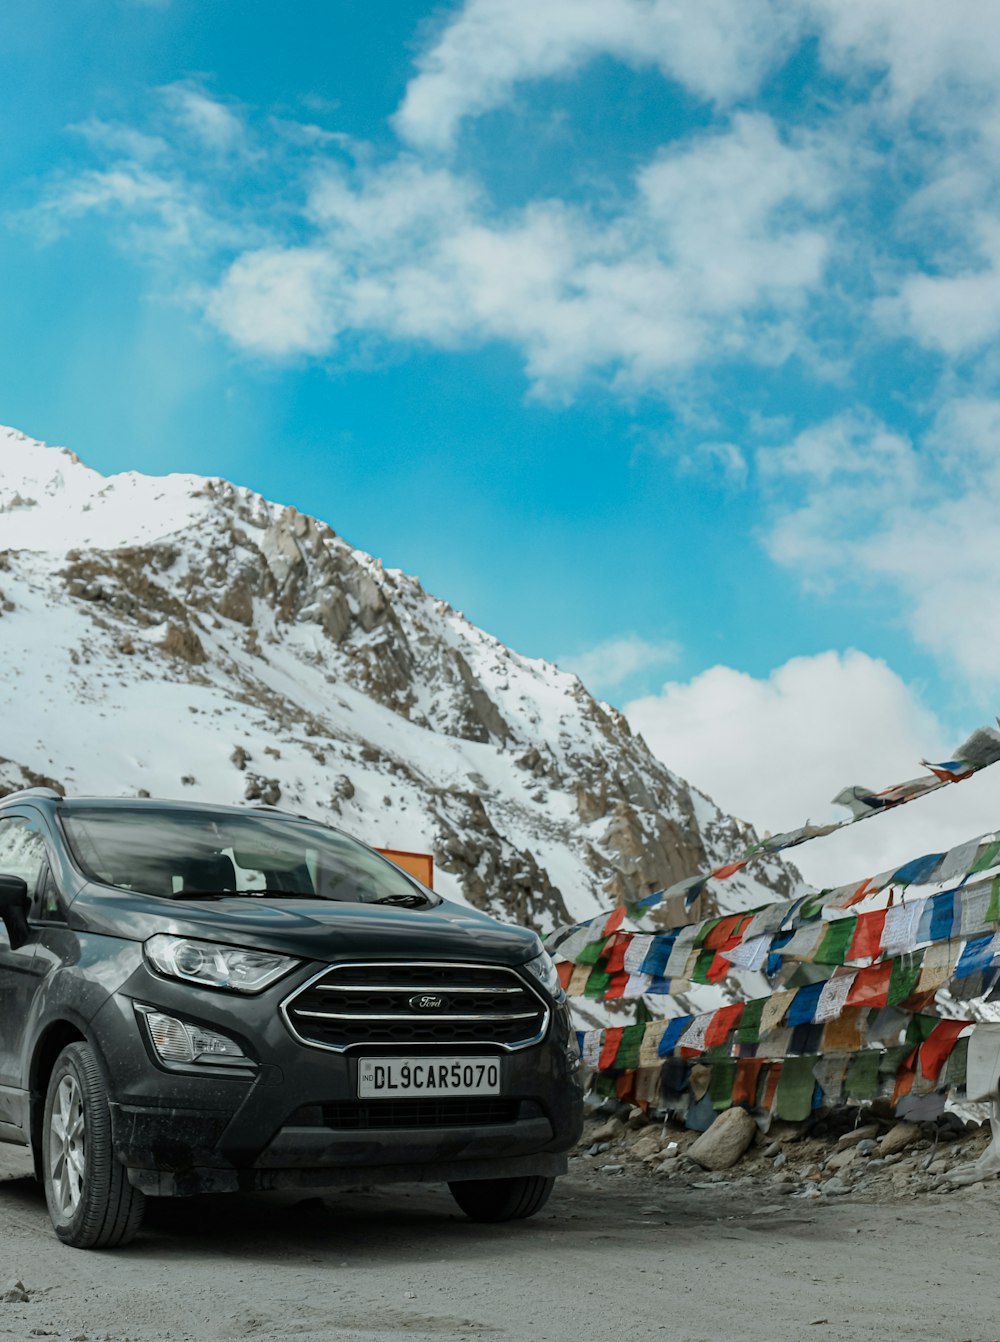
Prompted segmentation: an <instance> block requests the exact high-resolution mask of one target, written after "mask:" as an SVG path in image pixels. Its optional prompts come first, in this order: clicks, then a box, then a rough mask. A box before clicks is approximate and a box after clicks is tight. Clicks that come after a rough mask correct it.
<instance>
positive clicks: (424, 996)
mask: <svg viewBox="0 0 1000 1342" xmlns="http://www.w3.org/2000/svg"><path fill="white" fill-rule="evenodd" d="M443 1006H444V998H443V997H435V996H434V994H433V993H418V994H417V995H416V997H411V998H410V1010H411V1011H440V1010H441V1008H442V1007H443Z"/></svg>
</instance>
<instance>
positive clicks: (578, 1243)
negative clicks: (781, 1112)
mask: <svg viewBox="0 0 1000 1342" xmlns="http://www.w3.org/2000/svg"><path fill="white" fill-rule="evenodd" d="M998 1230H1000V1184H993V1185H989V1186H987V1187H986V1188H985V1189H984V1190H982V1191H979V1192H964V1191H963V1192H962V1193H961V1194H954V1195H951V1196H949V1197H940V1196H934V1195H930V1194H924V1195H919V1196H917V1197H915V1198H914V1197H909V1198H904V1199H902V1200H901V1201H898V1202H894V1203H888V1204H886V1203H883V1204H875V1203H865V1202H861V1201H856V1202H855V1201H851V1200H849V1199H837V1200H835V1201H822V1202H815V1203H806V1202H803V1201H799V1200H797V1199H796V1198H794V1197H790V1196H786V1197H783V1198H782V1197H779V1198H778V1199H777V1200H776V1201H774V1202H772V1203H771V1204H769V1205H764V1206H761V1205H760V1203H759V1202H755V1201H754V1200H753V1199H752V1198H750V1197H748V1196H747V1194H746V1193H745V1192H736V1191H735V1190H731V1189H730V1190H727V1187H726V1184H725V1183H719V1184H717V1185H715V1186H712V1187H707V1188H694V1187H692V1186H690V1185H689V1186H682V1185H679V1184H678V1183H676V1182H674V1183H665V1182H657V1181H654V1180H652V1179H651V1178H650V1177H649V1176H647V1175H643V1174H640V1173H636V1174H632V1173H630V1172H627V1171H626V1172H625V1173H624V1174H621V1175H617V1176H607V1175H604V1176H602V1175H600V1174H598V1173H589V1172H587V1173H584V1172H583V1171H582V1170H581V1171H580V1172H578V1173H575V1174H571V1175H570V1176H569V1177H568V1178H567V1179H565V1180H563V1181H562V1183H561V1185H560V1186H559V1188H558V1190H557V1193H556V1195H555V1196H554V1197H553V1200H552V1201H551V1202H550V1204H549V1206H548V1208H547V1209H546V1211H545V1212H544V1213H542V1215H540V1216H539V1217H538V1218H536V1219H535V1220H534V1221H529V1222H525V1223H522V1224H519V1225H513V1226H500V1227H494V1228H491V1227H487V1226H477V1225H473V1224H471V1223H470V1222H468V1221H466V1220H463V1219H462V1218H461V1217H460V1216H459V1215H458V1213H457V1211H456V1209H455V1208H454V1205H453V1204H452V1202H451V1199H450V1198H449V1196H448V1194H447V1192H446V1191H443V1190H441V1191H439V1190H437V1189H421V1188H416V1187H406V1188H401V1189H383V1190H382V1191H380V1192H372V1193H367V1194H360V1193H356V1194H351V1195H343V1196H336V1197H329V1198H326V1199H323V1200H320V1199H311V1200H298V1201H297V1200H296V1199H294V1198H291V1197H281V1198H278V1197H266V1198H265V1197H253V1198H219V1199H217V1200H211V1201H205V1200H202V1201H178V1202H169V1203H164V1202H161V1203H156V1204H152V1207H151V1212H150V1214H149V1216H148V1220H147V1225H146V1228H145V1229H144V1231H143V1233H142V1235H141V1236H140V1238H139V1239H138V1240H136V1242H135V1243H134V1244H133V1245H132V1246H131V1247H130V1248H128V1249H126V1250H122V1251H120V1252H116V1253H81V1252H78V1251H76V1250H73V1249H66V1248H63V1247H62V1246H61V1245H60V1244H59V1243H58V1241H57V1240H56V1239H55V1237H54V1235H53V1234H52V1231H51V1229H50V1227H49V1223H48V1218H47V1216H46V1212H45V1205H44V1201H43V1199H42V1197H41V1194H40V1192H39V1190H38V1189H37V1187H36V1185H35V1184H34V1183H33V1181H32V1180H31V1179H30V1177H29V1175H28V1167H27V1162H26V1161H25V1160H24V1158H23V1157H22V1156H21V1154H20V1152H18V1151H16V1150H13V1149H11V1148H0V1285H3V1284H4V1283H7V1282H9V1281H10V1280H12V1279H20V1280H21V1281H22V1282H23V1283H24V1286H25V1288H26V1289H27V1291H28V1293H29V1297H30V1298H29V1300H28V1302H27V1303H0V1338H3V1337H11V1338H16V1339H18V1340H19V1342H20V1339H25V1342H30V1339H33V1338H38V1337H46V1336H47V1337H60V1338H64V1339H67V1342H69V1340H70V1339H76V1342H83V1339H87V1342H126V1339H128V1342H216V1339H219V1342H232V1340H233V1339H240V1340H241V1342H242V1340H243V1339H252V1340H253V1342H271V1340H272V1339H286V1338H287V1339H294V1342H331V1340H332V1342H339V1339H349V1338H359V1339H364V1340H365V1342H378V1340H379V1339H389V1338H392V1339H397V1338H410V1339H413V1340H414V1342H442V1340H443V1339H449V1342H450V1339H469V1340H470V1342H471V1339H478V1338H482V1339H484V1342H501V1340H502V1339H527V1340H528V1342H570V1339H572V1342H582V1340H583V1339H587V1338H591V1337H595V1338H596V1337H601V1338H612V1339H619V1338H636V1339H638V1338H642V1337H646V1336H650V1337H653V1338H655V1337H663V1338H665V1339H669V1340H670V1342H723V1340H726V1342H728V1339H740V1342H756V1340H757V1339H760V1340H761V1342H765V1340H766V1342H785V1340H786V1339H789V1340H790V1339H796V1342H801V1339H803V1338H806V1339H813V1338H815V1339H817V1342H820V1340H821V1339H824V1338H826V1339H838V1342H839V1340H840V1339H865V1340H866V1342H867V1340H868V1339H870V1338H872V1337H873V1336H875V1337H878V1334H879V1333H880V1332H881V1331H882V1330H884V1331H885V1332H886V1333H888V1334H890V1335H891V1336H893V1337H900V1338H906V1339H921V1340H922V1339H926V1340H927V1342H966V1340H967V1342H996V1339H1000V1306H998V1304H997V1295H996V1278H997V1249H996V1242H997V1235H998Z"/></svg>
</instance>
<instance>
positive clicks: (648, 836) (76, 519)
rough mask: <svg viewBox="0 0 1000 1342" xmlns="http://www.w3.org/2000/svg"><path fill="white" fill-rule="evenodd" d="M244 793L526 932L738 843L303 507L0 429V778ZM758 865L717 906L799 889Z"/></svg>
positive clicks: (536, 664)
mask: <svg viewBox="0 0 1000 1342" xmlns="http://www.w3.org/2000/svg"><path fill="white" fill-rule="evenodd" d="M46 781H47V782H52V783H54V784H56V785H58V786H59V787H61V788H65V789H66V790H68V791H71V792H73V793H88V792H99V793H110V794H113V795H118V794H126V795H127V794H132V795H135V794H136V793H148V794H151V795H162V796H175V797H176V796H182V797H187V798H190V799H191V800H216V801H224V802H234V801H254V800H256V801H263V802H266V803H270V804H279V805H281V806H283V807H287V808H288V809H290V810H297V811H303V812H308V813H310V814H313V815H316V816H318V817H320V818H322V819H325V820H328V821H331V822H332V823H335V824H338V825H340V826H341V827H343V828H344V829H346V830H348V831H350V832H352V833H355V834H357V835H358V836H359V837H361V838H363V839H365V840H366V841H368V842H371V843H375V844H378V845H382V846H392V847H398V848H404V849H416V850H420V851H430V852H433V854H434V858H435V862H436V865H437V868H438V874H439V879H438V885H439V888H440V889H441V890H442V892H443V893H445V894H446V895H448V896H449V897H455V898H460V899H463V900H465V901H467V902H469V903H471V904H473V905H475V906H477V907H481V908H487V909H489V910H490V911H491V912H493V913H496V914H498V915H499V916H502V917H505V918H508V919H512V920H515V921H518V922H522V923H526V924H530V925H532V926H534V927H536V928H538V929H539V930H547V929H548V928H550V927H552V926H554V925H556V924H558V923H561V922H564V921H566V920H567V919H569V918H581V917H586V916H590V915H591V914H593V913H595V912H597V911H598V910H599V909H600V908H602V907H609V906H611V905H613V904H615V903H616V902H618V901H619V900H621V899H623V898H626V897H628V898H635V897H637V896H639V895H642V894H645V893H647V892H648V891H649V890H652V889H656V888H660V887H662V886H663V885H666V884H670V883H672V882H673V881H675V880H677V879H679V878H680V877H682V876H685V875H688V874H690V873H691V872H692V871H694V870H697V869H698V868H700V867H702V866H704V865H705V864H706V862H712V863H714V862H722V861H725V860H726V859H728V858H730V857H732V856H733V855H734V854H736V853H738V852H739V851H741V850H742V848H744V847H745V846H746V844H747V843H748V842H751V841H752V839H753V837H754V836H753V833H752V831H751V830H750V829H749V828H748V827H747V826H745V825H743V824H741V823H740V822H739V821H736V820H734V819H733V818H731V817H728V816H725V815H724V814H723V813H722V812H721V811H720V810H719V809H718V808H717V807H716V806H715V805H714V803H713V802H712V801H711V800H710V799H709V798H708V797H706V796H705V795H704V794H702V793H700V792H699V791H698V790H697V789H696V788H693V787H692V786H690V785H689V784H687V783H686V782H685V781H684V780H682V779H681V778H679V777H678V776H677V775H675V774H673V773H672V772H671V771H670V770H669V769H668V768H667V767H666V766H665V765H664V764H662V763H661V762H660V761H658V760H657V759H655V758H654V757H653V755H652V754H651V753H650V751H649V750H648V748H647V747H646V745H645V743H644V742H643V740H642V738H641V737H638V736H636V735H634V734H633V733H632V732H631V730H630V728H629V725H628V723H627V721H626V720H625V718H624V717H623V715H622V714H620V713H619V712H617V711H616V710H615V709H614V708H612V707H611V706H610V705H608V704H602V703H598V702H597V701H596V700H595V699H594V698H593V697H592V696H591V695H590V694H589V693H588V692H587V691H586V689H585V688H584V686H583V685H582V684H581V683H580V681H579V680H578V679H577V677H576V676H574V675H571V674H568V673H566V672H563V671H560V670H559V669H558V668H557V667H556V666H554V665H552V664H551V663H547V662H544V661H541V660H535V659H531V658H526V657H522V656H520V655H518V654H517V653H514V652H512V651H511V650H510V649H508V648H507V647H505V646H504V645H503V644H502V643H500V642H499V641H498V640H497V639H495V638H493V637H491V636H490V635H488V634H486V633H484V632H483V631H482V630H480V629H478V628H476V627H475V626H474V625H473V624H471V623H470V622H469V621H468V620H466V619H465V618H464V616H463V615H462V614H461V613H460V612H458V611H456V610H454V609H453V608H452V607H451V606H450V605H449V604H448V603H447V602H445V601H442V600H439V599H437V598H435V597H433V596H431V595H429V594H428V593H426V592H425V591H424V590H423V588H422V587H421V585H420V582H419V580H418V579H416V578H414V577H410V576H408V575H407V574H405V573H403V572H401V571H399V570H394V569H386V568H384V567H383V566H382V564H381V563H380V561H379V560H377V559H374V558H372V556H370V555H368V554H366V553H364V552H363V551H360V550H357V549H355V548H354V547H352V546H351V545H350V544H348V543H347V542H346V541H345V540H343V539H342V538H341V537H340V536H338V535H337V534H336V533H335V532H334V531H333V530H332V529H331V528H330V527H329V526H328V525H326V524H325V523H324V522H321V521H318V520H316V519H315V518H312V517H308V516H305V515H303V514H301V513H299V512H297V511H296V510H295V509H294V508H287V507H282V506H280V505H278V504H274V503H270V502H268V501H267V500H265V499H264V498H262V497H261V496H260V495H258V494H255V493H253V492H252V491H250V490H248V489H245V488H240V487H237V486H234V485H232V484H229V483H227V482H226V481H223V480H219V479H207V478H203V477H199V476H191V475H189V476H180V475H173V476H167V477H151V476H144V475H140V474H138V473H134V472H128V473H124V474H122V475H119V476H114V477H110V478H105V477H103V476H101V475H99V474H98V473H97V472H95V471H92V470H90V469H89V468H87V467H86V466H84V465H83V464H82V463H81V462H80V461H79V459H78V458H77V457H76V456H75V455H74V454H73V453H71V452H68V451H67V450H65V449H60V448H52V447H48V446H46V445H44V444H42V443H39V442H37V441H35V440H33V439H30V438H27V437H25V436H24V435H23V434H20V433H18V432H17V431H15V430H11V429H0V790H10V789H12V788H15V787H20V786H25V785H31V784H37V783H39V782H46ZM798 882H799V878H798V875H797V873H796V872H795V870H794V868H791V867H789V866H787V865H785V864H783V863H782V862H781V861H780V860H778V859H770V860H768V861H766V862H765V861H762V862H760V863H759V864H757V865H756V866H755V867H754V868H752V869H751V872H750V874H747V873H741V874H740V876H738V877H736V878H734V879H733V880H732V881H731V882H729V883H727V885H726V887H725V901H726V908H737V907H745V906H747V905H749V904H752V903H761V902H764V901H766V900H768V899H771V898H774V897H777V896H779V895H787V894H789V893H791V892H792V890H793V889H794V888H795V887H796V886H797V884H798Z"/></svg>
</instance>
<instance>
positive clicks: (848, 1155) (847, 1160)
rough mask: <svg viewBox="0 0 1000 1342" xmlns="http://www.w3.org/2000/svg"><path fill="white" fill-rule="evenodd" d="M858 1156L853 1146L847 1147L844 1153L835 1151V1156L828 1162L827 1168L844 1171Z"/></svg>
mask: <svg viewBox="0 0 1000 1342" xmlns="http://www.w3.org/2000/svg"><path fill="white" fill-rule="evenodd" d="M856 1155H857V1152H856V1150H855V1149H854V1147H853V1146H849V1147H847V1149H846V1150H844V1151H834V1153H833V1155H832V1156H830V1158H829V1160H828V1161H827V1162H826V1168H827V1169H828V1170H842V1169H844V1168H845V1166H847V1165H850V1164H851V1162H852V1161H853V1160H854V1157H855V1156H856Z"/></svg>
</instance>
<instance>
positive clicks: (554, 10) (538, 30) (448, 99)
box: [396, 0, 798, 148]
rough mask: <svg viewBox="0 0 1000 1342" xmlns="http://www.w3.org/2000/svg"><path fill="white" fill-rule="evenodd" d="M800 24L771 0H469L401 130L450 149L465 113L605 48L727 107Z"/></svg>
mask: <svg viewBox="0 0 1000 1342" xmlns="http://www.w3.org/2000/svg"><path fill="white" fill-rule="evenodd" d="M797 26H798V20H797V18H796V16H795V14H794V12H793V10H792V9H791V8H790V7H788V6H786V5H783V4H780V3H771V2H770V0H739V2H738V3H733V0H600V2H599V3H590V2H589V0H545V3H543V4H539V5H525V4H524V3H523V0H467V2H466V4H465V5H464V6H463V7H462V9H461V10H460V11H459V13H458V15H457V16H456V17H455V18H454V19H453V20H452V21H451V22H450V23H448V24H447V26H446V27H445V28H444V29H443V31H442V32H441V33H440V35H439V37H438V39H437V41H436V42H435V43H434V44H433V46H432V47H431V48H430V49H429V50H428V51H427V52H425V54H424V55H423V56H422V57H421V58H420V61H419V62H418V64H419V73H418V74H417V76H416V77H415V78H414V79H413V80H412V82H411V83H410V85H409V87H408V88H407V91H406V96H405V98H404V100H403V103H402V105H401V107H400V109H399V112H398V113H397V116H396V126H397V129H398V130H399V131H400V133H401V134H402V135H403V136H404V138H406V139H408V140H410V141H411V142H413V143H415V144H419V145H423V146H429V147H434V148H444V147H446V146H447V145H448V144H449V143H450V142H451V140H452V138H453V136H454V134H455V131H456V128H457V126H458V124H459V122H460V121H461V120H462V119H463V118H465V117H468V116H475V115H479V114H481V113H482V112H485V111H489V110H490V109H492V108H495V107H499V106H501V105H502V104H503V103H505V102H507V101H508V99H509V98H510V96H511V94H512V92H513V90H514V89H515V88H516V87H517V86H518V85H519V84H522V83H524V82H525V81H528V80H538V79H547V78H552V77H554V76H560V75H566V74H568V73H571V72H572V71H574V70H576V69H578V68H579V67H580V66H583V65H585V64H586V63H587V62H589V61H591V60H593V59H594V58H595V57H597V56H600V55H604V54H607V55H610V56H613V57H614V58H615V59H617V60H621V61H624V62H625V63H627V64H629V65H632V66H635V67H637V68H648V67H650V66H652V67H654V68H659V69H660V70H661V71H662V72H663V74H664V75H665V76H666V77H668V78H671V79H675V80H678V81H679V82H680V83H682V84H684V85H686V87H688V88H689V89H691V91H692V92H693V93H695V94H697V95H698V96H699V97H701V98H704V99H707V100H712V101H718V102H722V103H725V102H728V101H729V100H731V99H733V98H737V97H740V96H741V95H744V94H747V93H749V92H751V91H752V90H753V89H754V88H755V87H756V85H757V83H758V81H759V80H760V78H761V76H762V74H763V73H764V72H765V71H766V70H767V69H768V68H769V67H770V66H771V65H772V64H773V63H774V62H775V61H776V60H777V58H778V56H779V54H780V53H781V52H782V51H783V50H784V49H785V47H786V44H787V43H788V42H789V41H790V39H791V37H792V36H793V34H794V33H795V31H796V28H797Z"/></svg>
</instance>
